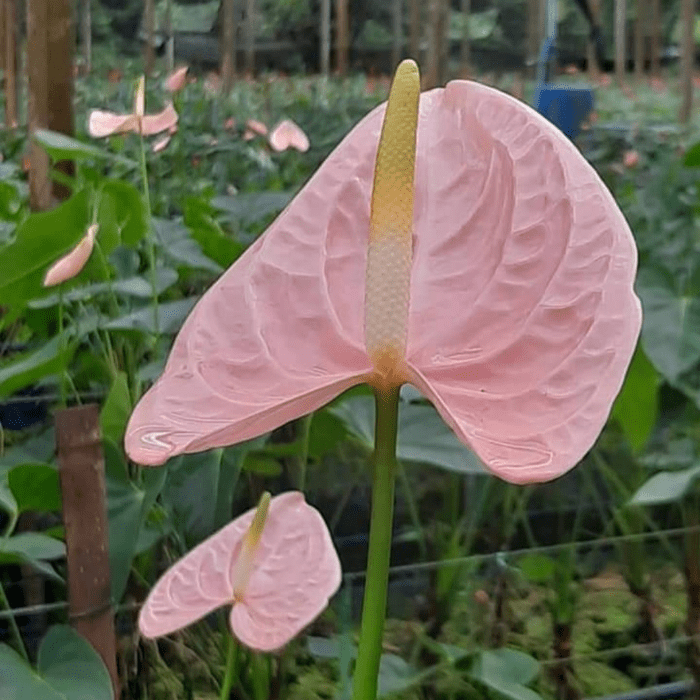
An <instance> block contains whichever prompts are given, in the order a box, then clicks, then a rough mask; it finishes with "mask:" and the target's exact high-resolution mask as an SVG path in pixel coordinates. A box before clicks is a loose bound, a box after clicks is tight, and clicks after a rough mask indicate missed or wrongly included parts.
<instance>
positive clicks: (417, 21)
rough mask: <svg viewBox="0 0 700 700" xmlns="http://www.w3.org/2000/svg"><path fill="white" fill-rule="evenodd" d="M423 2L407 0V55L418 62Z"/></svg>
mask: <svg viewBox="0 0 700 700" xmlns="http://www.w3.org/2000/svg"><path fill="white" fill-rule="evenodd" d="M422 9H423V4H422V2H419V0H408V55H409V56H410V57H411V58H412V59H413V60H414V61H417V62H418V63H420V43H421V41H420V40H421V29H422V22H421V20H422V18H423V12H422Z"/></svg>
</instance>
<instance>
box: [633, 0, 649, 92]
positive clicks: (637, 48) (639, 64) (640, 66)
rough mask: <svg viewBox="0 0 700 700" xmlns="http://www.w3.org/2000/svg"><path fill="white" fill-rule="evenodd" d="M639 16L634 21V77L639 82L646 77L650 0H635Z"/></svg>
mask: <svg viewBox="0 0 700 700" xmlns="http://www.w3.org/2000/svg"><path fill="white" fill-rule="evenodd" d="M635 2H636V5H637V7H636V10H637V16H636V18H635V22H634V77H635V79H636V81H637V82H638V83H641V82H642V79H643V78H644V60H645V55H644V54H645V51H644V42H645V40H646V37H645V35H646V4H647V2H648V0H635Z"/></svg>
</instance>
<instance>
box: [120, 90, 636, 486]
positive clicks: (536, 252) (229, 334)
mask: <svg viewBox="0 0 700 700" xmlns="http://www.w3.org/2000/svg"><path fill="white" fill-rule="evenodd" d="M384 111H385V106H380V107H378V108H377V109H376V110H374V111H373V112H372V113H371V114H369V115H368V116H367V117H365V118H364V119H363V120H362V121H361V122H360V123H359V124H358V125H357V126H356V127H355V128H354V129H353V130H352V132H351V133H350V134H349V135H348V136H347V137H346V138H345V139H344V140H343V141H342V143H341V144H340V145H339V146H338V147H337V148H336V150H335V151H334V152H333V153H332V154H331V155H330V156H329V158H328V159H327V160H326V161H325V163H324V164H323V165H322V166H321V168H320V169H319V171H318V172H317V173H316V174H315V175H314V176H313V177H312V178H311V180H310V181H309V183H308V184H307V185H306V186H305V187H304V189H303V190H302V191H301V193H300V194H299V195H297V197H296V198H295V200H294V201H293V202H292V203H291V204H290V205H289V206H288V207H287V209H285V211H284V212H283V213H282V214H281V215H280V216H279V218H278V219H277V220H276V221H275V222H274V223H273V224H272V225H271V226H270V228H269V229H268V230H267V232H266V233H265V234H264V235H263V236H261V237H260V238H258V240H257V241H256V242H255V243H254V244H253V245H252V246H251V247H250V248H248V250H247V251H246V252H245V253H244V254H243V255H242V256H241V257H240V258H239V259H238V260H237V261H236V263H235V264H234V265H233V266H232V267H231V268H230V269H229V270H228V271H227V272H226V273H224V275H223V276H222V277H221V278H220V279H219V281H218V282H217V283H216V284H215V285H214V286H213V287H212V288H211V289H210V290H209V291H208V292H207V293H206V294H205V295H204V296H203V298H202V300H201V301H200V302H199V304H197V306H196V307H195V308H194V310H193V311H192V313H191V314H190V316H189V318H188V319H187V321H186V322H185V324H184V326H183V328H182V330H181V332H180V334H179V336H178V337H177V339H176V341H175V344H174V346H173V350H172V353H171V355H170V358H169V360H168V363H167V365H166V368H165V371H164V373H163V376H162V377H161V378H160V379H159V380H158V382H157V383H156V384H155V385H154V386H153V387H152V388H151V389H150V390H149V391H148V393H147V394H146V395H145V396H144V397H143V399H142V400H141V402H140V403H139V404H138V406H137V407H136V409H135V411H134V413H133V414H132V416H131V420H130V423H129V426H128V430H127V435H126V448H127V451H128V453H129V455H130V456H131V458H132V459H134V460H135V461H136V462H139V463H142V464H161V463H163V462H164V461H165V460H166V459H168V457H170V456H172V455H175V454H179V453H182V452H197V451H201V450H205V449H209V448H212V447H221V446H224V445H229V444H233V443H236V442H240V441H243V440H247V439H249V438H252V437H255V436H257V435H260V434H262V433H264V432H266V431H269V430H272V429H274V428H276V427H277V426H279V425H282V424H283V423H286V422H288V421H290V420H292V419H294V418H297V417H299V416H302V415H305V414H307V413H309V412H311V411H313V410H315V409H317V408H319V407H320V406H323V405H324V404H326V403H327V402H328V401H330V400H331V399H333V398H335V397H336V396H338V395H339V394H340V393H341V392H343V391H344V390H346V389H348V388H349V387H351V386H353V385H355V384H359V383H362V382H365V381H367V380H368V379H369V378H371V377H372V376H373V372H374V365H373V363H372V361H371V359H370V357H369V355H368V352H367V348H366V343H365V330H364V323H365V309H364V303H363V301H364V298H365V291H366V290H365V281H366V267H367V249H368V237H369V218H370V197H371V191H372V182H373V176H374V170H375V156H376V152H377V143H378V138H379V133H380V130H381V127H382V119H383V115H384ZM636 259H637V258H636V249H635V246H634V241H633V238H632V234H631V232H630V230H629V227H628V225H627V223H626V221H625V219H624V217H623V216H622V214H621V212H620V210H619V209H618V207H617V205H616V204H615V202H614V200H613V198H612V196H611V195H610V193H609V192H608V190H607V189H606V187H605V185H604V184H603V183H602V181H601V180H600V178H599V177H598V175H597V174H596V172H595V171H594V170H593V168H592V167H591V166H590V165H589V164H588V163H587V162H586V161H585V159H584V158H583V157H582V156H581V154H580V153H579V151H578V150H577V149H576V147H575V146H574V145H573V144H572V143H571V142H570V141H569V140H568V139H567V138H566V137H564V136H563V135H562V134H561V132H560V131H558V130H557V129H556V127H554V126H552V125H551V124H550V123H549V122H548V121H546V120H545V119H544V118H543V117H541V116H540V115H538V114H537V113H536V112H534V111H533V110H532V109H531V108H530V107H528V106H526V105H524V104H523V103H521V102H519V101H517V100H515V99H514V98H512V97H510V96H508V95H505V94H504V93H501V92H499V91H497V90H493V89H491V88H488V87H485V86H483V85H479V84H476V83H470V82H465V81H455V82H452V83H449V84H448V85H447V87H446V88H440V89H436V90H432V91H430V92H427V93H424V94H423V95H421V97H420V109H419V120H418V134H417V152H416V168H415V203H414V225H413V261H412V267H411V287H410V304H409V313H408V338H407V344H406V352H405V360H404V361H405V367H404V368H403V377H405V379H406V381H408V382H410V383H412V384H414V385H415V386H416V387H417V388H418V389H419V390H421V391H422V392H423V393H424V395H425V396H426V397H428V398H429V399H430V400H431V401H432V402H433V403H434V405H435V406H436V408H437V410H438V411H439V412H440V414H441V415H442V417H443V418H444V420H445V421H446V422H447V423H448V425H450V426H451V427H452V429H453V430H454V431H455V433H456V434H457V436H458V437H459V438H460V439H461V440H462V441H463V442H464V443H465V444H466V445H467V446H469V447H470V448H471V449H473V450H474V451H475V452H476V454H477V455H478V456H479V457H480V458H481V459H482V461H483V462H484V463H485V464H486V466H487V467H488V468H489V469H491V471H493V472H494V473H495V474H497V475H498V476H500V477H502V478H504V479H507V480H509V481H512V482H518V483H522V482H533V481H542V480H546V479H550V478H554V477H556V476H558V475H560V474H562V473H563V472H565V471H566V470H568V469H570V468H571V467H572V466H574V465H575V464H576V463H577V462H578V461H579V460H580V459H581V458H582V457H583V456H584V454H585V453H586V452H587V451H588V449H589V448H590V447H591V445H592V444H593V442H594V441H595V439H596V437H597V435H598V433H599V432H600V430H601V428H602V426H603V425H604V423H605V420H606V419H607V416H608V413H609V410H610V406H611V403H612V400H613V398H614V396H615V395H616V394H617V392H618V391H619V389H620V386H621V384H622V381H623V378H624V375H625V372H626V369H627V366H628V364H629V360H630V358H631V355H632V351H633V349H634V347H635V345H636V342H637V337H638V334H639V328H640V323H641V309H640V304H639V300H638V299H637V298H636V296H635V295H634V292H633V289H632V283H633V280H634V275H635V270H636Z"/></svg>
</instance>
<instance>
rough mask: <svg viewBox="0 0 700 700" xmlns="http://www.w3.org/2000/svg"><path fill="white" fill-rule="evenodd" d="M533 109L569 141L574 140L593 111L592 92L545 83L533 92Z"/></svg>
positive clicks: (587, 88) (583, 88)
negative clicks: (560, 131) (557, 128)
mask: <svg viewBox="0 0 700 700" xmlns="http://www.w3.org/2000/svg"><path fill="white" fill-rule="evenodd" d="M535 109H536V110H537V111H538V112H539V113H540V114H542V115H543V116H545V117H547V119H549V121H550V122H552V124H554V125H555V126H557V127H559V129H561V130H562V131H563V132H564V133H565V134H566V135H567V136H568V137H569V138H570V139H575V138H576V137H577V136H578V135H579V133H580V132H581V125H582V124H583V122H584V121H585V120H586V118H587V117H588V115H589V114H590V113H591V112H592V111H593V90H591V89H590V88H589V87H571V86H567V85H554V84H552V83H545V84H544V85H542V86H540V87H538V88H537V89H536V90H535Z"/></svg>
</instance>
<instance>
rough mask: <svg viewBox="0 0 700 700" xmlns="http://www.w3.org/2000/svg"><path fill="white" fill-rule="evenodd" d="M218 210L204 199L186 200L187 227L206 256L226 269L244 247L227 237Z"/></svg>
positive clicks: (189, 198) (191, 198) (190, 198)
mask: <svg viewBox="0 0 700 700" xmlns="http://www.w3.org/2000/svg"><path fill="white" fill-rule="evenodd" d="M216 214H217V210H216V209H215V208H214V207H213V206H212V205H211V204H210V203H209V202H208V201H207V200H206V199H204V198H203V197H201V196H199V197H188V198H187V199H186V200H185V212H184V217H185V225H186V226H187V227H188V228H189V229H190V231H191V232H192V237H193V238H194V239H195V240H196V241H197V243H199V245H200V246H201V248H202V251H203V252H204V254H205V255H206V256H207V257H209V258H211V259H212V260H214V261H215V262H216V263H218V264H219V265H221V267H223V268H226V267H228V266H229V265H231V263H232V262H233V261H234V260H236V258H237V257H238V256H239V255H240V254H241V253H242V252H243V250H244V246H243V245H241V244H240V243H239V242H238V241H235V240H234V239H233V238H232V237H231V236H228V235H226V234H225V233H224V232H223V230H222V229H221V226H219V224H218V222H217V220H216Z"/></svg>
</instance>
